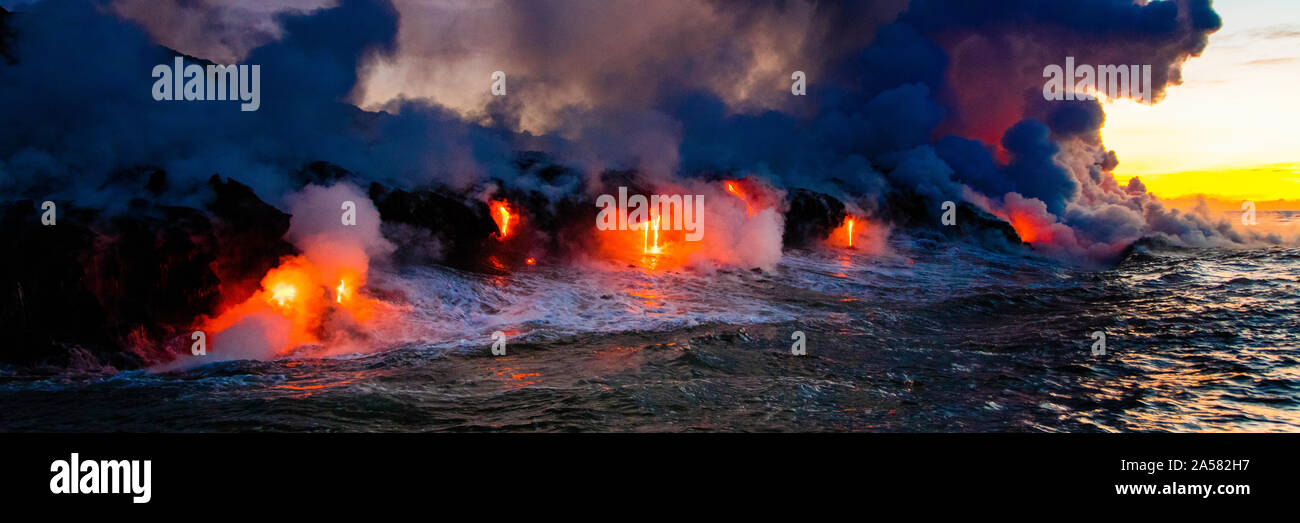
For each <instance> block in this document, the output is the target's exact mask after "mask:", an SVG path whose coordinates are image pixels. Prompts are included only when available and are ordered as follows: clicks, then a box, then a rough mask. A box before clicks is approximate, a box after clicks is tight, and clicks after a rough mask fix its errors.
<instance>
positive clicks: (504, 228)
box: [491, 200, 514, 240]
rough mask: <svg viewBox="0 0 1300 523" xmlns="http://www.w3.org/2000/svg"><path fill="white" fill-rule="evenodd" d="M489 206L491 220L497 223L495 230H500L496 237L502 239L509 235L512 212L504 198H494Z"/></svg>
mask: <svg viewBox="0 0 1300 523" xmlns="http://www.w3.org/2000/svg"><path fill="white" fill-rule="evenodd" d="M491 207H492V220H493V221H495V222H496V223H497V230H499V231H500V235H499V236H497V239H499V240H504V239H506V238H507V237H509V236H510V220H511V219H513V218H514V213H512V212H510V204H509V203H507V202H506V201H505V200H495V201H493V202H492V204H491Z"/></svg>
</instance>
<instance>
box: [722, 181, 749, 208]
mask: <svg viewBox="0 0 1300 523" xmlns="http://www.w3.org/2000/svg"><path fill="white" fill-rule="evenodd" d="M727 192H729V193H731V194H734V195H736V197H737V198H740V201H742V202H745V216H753V215H754V209H753V208H752V207H750V206H749V198H745V193H744V192H741V190H740V188H739V187H737V186H736V184H735V182H727Z"/></svg>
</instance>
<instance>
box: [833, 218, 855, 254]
mask: <svg viewBox="0 0 1300 523" xmlns="http://www.w3.org/2000/svg"><path fill="white" fill-rule="evenodd" d="M856 225H858V219H857V218H854V217H853V216H852V215H849V216H845V217H844V221H843V222H841V223H840V226H839V227H836V228H835V230H833V231H831V235H830V237H828V238H827V241H829V242H830V243H831V245H835V246H839V247H847V248H853V244H854V243H856V241H855V240H856V238H857V235H858V234H860V233H861V232H862V231H861V229H862V228H861V227H856ZM855 229H856V230H855Z"/></svg>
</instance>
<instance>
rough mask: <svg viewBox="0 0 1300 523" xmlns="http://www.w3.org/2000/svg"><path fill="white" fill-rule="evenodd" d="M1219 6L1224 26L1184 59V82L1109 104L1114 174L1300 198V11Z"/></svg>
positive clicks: (1284, 1) (1178, 193) (1155, 189)
mask: <svg viewBox="0 0 1300 523" xmlns="http://www.w3.org/2000/svg"><path fill="white" fill-rule="evenodd" d="M1214 8H1215V10H1216V11H1218V12H1219V14H1220V15H1221V16H1222V17H1223V21H1224V26H1223V29H1221V30H1220V31H1219V32H1217V33H1215V34H1213V35H1210V40H1209V46H1208V47H1207V48H1206V49H1205V52H1204V53H1203V54H1202V56H1200V57H1195V58H1192V59H1190V60H1188V61H1187V62H1186V63H1185V64H1184V65H1183V84H1182V85H1175V86H1170V87H1169V88H1168V89H1167V90H1166V92H1165V98H1164V99H1163V100H1161V101H1158V102H1156V103H1155V104H1153V105H1149V106H1148V105H1143V104H1140V103H1137V102H1134V101H1132V100H1110V101H1106V102H1105V103H1104V105H1105V111H1106V123H1105V126H1104V127H1103V128H1102V130H1101V134H1102V139H1103V140H1104V141H1105V143H1106V147H1107V148H1109V149H1112V150H1114V151H1116V152H1117V153H1118V154H1119V161H1120V163H1119V167H1118V168H1116V170H1115V178H1116V180H1117V181H1119V182H1120V184H1125V183H1127V182H1128V180H1129V179H1130V178H1132V177H1133V176H1138V177H1139V178H1141V180H1142V183H1143V184H1145V185H1146V186H1147V188H1148V189H1149V190H1150V191H1151V192H1152V193H1154V194H1156V195H1157V196H1160V197H1162V198H1178V197H1185V196H1192V195H1197V194H1204V195H1206V196H1210V197H1215V198H1219V199H1224V200H1230V199H1256V200H1275V199H1286V200H1300V183H1298V182H1297V178H1300V174H1297V167H1300V133H1298V132H1296V130H1295V122H1296V120H1297V118H1296V117H1297V116H1298V115H1300V97H1298V96H1295V94H1294V89H1293V86H1294V80H1293V79H1294V78H1295V71H1296V67H1297V65H1300V57H1297V56H1296V55H1295V51H1294V49H1295V45H1296V44H1297V43H1300V35H1297V33H1296V32H1295V31H1294V30H1293V28H1294V27H1296V26H1300V8H1297V6H1296V4H1294V3H1293V2H1292V1H1291V0H1250V1H1245V0H1216V1H1215V2H1214Z"/></svg>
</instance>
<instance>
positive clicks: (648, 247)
mask: <svg viewBox="0 0 1300 523" xmlns="http://www.w3.org/2000/svg"><path fill="white" fill-rule="evenodd" d="M641 229H642V231H643V233H642V241H641V253H642V254H653V255H656V256H657V255H660V254H663V248H662V247H660V246H659V217H658V216H656V217H655V218H654V219H653V220H650V223H648V224H646V223H643V224H641ZM651 229H653V230H654V243H653V244H651V243H650V230H651Z"/></svg>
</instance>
